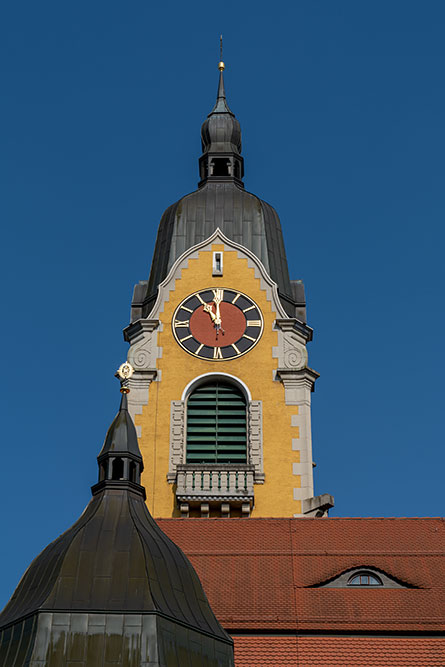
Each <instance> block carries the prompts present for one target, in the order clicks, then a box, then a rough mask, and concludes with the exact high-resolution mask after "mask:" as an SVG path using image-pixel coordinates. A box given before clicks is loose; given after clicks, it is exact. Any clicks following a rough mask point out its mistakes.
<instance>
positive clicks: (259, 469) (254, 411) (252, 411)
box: [248, 401, 264, 484]
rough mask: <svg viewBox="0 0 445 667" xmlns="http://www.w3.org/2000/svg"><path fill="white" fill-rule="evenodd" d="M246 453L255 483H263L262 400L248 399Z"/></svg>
mask: <svg viewBox="0 0 445 667" xmlns="http://www.w3.org/2000/svg"><path fill="white" fill-rule="evenodd" d="M248 424H249V430H248V438H249V439H248V450H249V451H248V455H249V463H251V464H252V465H253V466H254V471H255V484H263V483H264V468H263V402H262V401H250V403H249V412H248Z"/></svg>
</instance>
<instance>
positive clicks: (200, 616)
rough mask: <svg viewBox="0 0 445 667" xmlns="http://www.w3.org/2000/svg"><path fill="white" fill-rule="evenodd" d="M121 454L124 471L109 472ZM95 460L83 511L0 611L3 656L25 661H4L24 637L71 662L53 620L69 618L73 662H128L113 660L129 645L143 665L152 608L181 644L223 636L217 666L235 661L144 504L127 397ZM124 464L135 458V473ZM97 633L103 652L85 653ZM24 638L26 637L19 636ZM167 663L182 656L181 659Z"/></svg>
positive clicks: (154, 645)
mask: <svg viewBox="0 0 445 667" xmlns="http://www.w3.org/2000/svg"><path fill="white" fill-rule="evenodd" d="M118 459H119V466H120V468H119V470H120V473H119V475H118V476H116V475H114V478H113V470H114V469H113V465H114V464H115V462H116V461H117V460H118ZM98 460H99V463H100V466H101V468H100V477H99V483H98V484H96V485H95V486H94V487H93V498H92V500H91V501H90V503H89V505H88V506H87V508H86V509H85V511H84V513H83V514H82V516H81V517H80V518H79V519H78V521H77V522H76V523H75V524H74V525H73V526H72V527H71V528H70V529H69V530H67V531H66V532H65V533H63V535H61V536H60V537H58V538H57V539H56V540H55V541H54V542H52V543H51V544H50V545H49V546H48V547H47V548H46V549H45V550H44V551H42V553H41V554H40V555H39V556H37V558H36V559H35V560H34V561H33V562H32V563H31V565H30V567H29V568H28V570H27V571H26V573H25V574H24V576H23V578H22V580H21V581H20V583H19V585H18V587H17V589H16V590H15V592H14V594H13V596H12V598H11V600H10V601H9V603H8V604H7V605H6V607H5V609H4V610H3V612H2V613H1V614H0V664H1V665H6V664H14V665H17V666H19V665H25V664H28V662H25V660H23V661H22V662H20V661H19V662H14V663H10V662H8V661H7V658H6V656H7V655H8V651H11V650H14V651H17V646H18V644H20V642H24V641H25V640H26V649H25V647H24V646H23V645H22V644H20V646H21V650H22V651H23V652H24V654H28V652H29V656H31V655H32V656H33V657H34V658H35V659H36V660H37V657H36V656H37V654H38V655H41V651H42V648H41V647H42V645H45V646H46V649H45V651H47V652H48V653H47V654H48V655H49V654H50V653H51V652H52V651H53V652H55V654H56V655H57V657H58V660H59V661H58V662H57V661H56V662H54V664H57V665H59V664H67V658H68V653H65V652H64V651H67V650H68V649H67V648H66V646H65V648H64V643H63V642H62V643H61V644H60V641H58V640H59V639H60V633H61V632H62V630H61V628H60V627H58V628H55V626H56V625H60V624H62V625H64V626H67V623H68V626H67V628H66V632H67V633H68V634H67V636H68V635H69V634H70V632H77V639H76V640H75V641H76V642H77V644H78V650H79V651H80V650H81V648H82V647H83V648H82V650H81V652H82V651H83V653H82V655H84V657H85V661H79V665H97V664H103V658H104V655H105V653H104V652H108V653H107V655H108V658H107V659H108V660H111V661H112V662H116V663H117V664H127V662H125V663H124V661H122V662H119V659H117V658H116V656H119V655H120V654H119V651H123V650H127V649H128V651H129V655H130V654H131V657H132V660H130V661H129V662H128V664H141V662H143V660H142V657H141V656H142V654H141V650H142V649H141V644H143V643H144V642H148V643H150V642H151V644H150V646H151V648H150V651H151V655H152V654H154V652H155V651H159V652H161V648H160V643H162V641H164V640H162V632H163V630H161V629H160V628H161V625H162V624H161V625H159V624H158V625H156V627H151V629H147V628H148V626H147V625H145V626H144V623H145V624H146V623H149V621H144V619H148V618H149V617H150V618H152V617H153V616H156V617H157V618H160V619H163V620H162V623H163V624H164V625H163V626H162V627H164V630H165V632H167V634H168V633H170V634H171V633H173V634H171V637H173V640H172V641H173V642H174V643H175V642H177V646H178V650H179V646H182V647H183V648H185V649H187V645H188V643H190V642H193V641H194V642H196V637H197V636H201V635H202V636H203V637H204V640H203V639H202V638H201V640H200V641H201V643H205V642H207V643H209V642H210V644H212V642H213V649H212V650H213V651H214V650H215V646H214V645H215V642H216V644H217V645H218V646H219V645H220V644H221V646H222V648H221V651H222V652H223V653H225V654H226V656H227V658H226V660H225V662H223V663H222V664H223V665H227V666H230V665H232V660H231V657H230V656H231V650H232V649H231V640H230V638H229V637H228V635H227V634H226V633H225V631H224V630H223V629H222V627H221V626H220V624H219V623H218V621H217V620H216V618H215V616H214V614H213V612H212V610H211V608H210V606H209V603H208V601H207V598H206V596H205V594H204V591H203V589H202V586H201V583H200V581H199V579H198V576H197V575H196V572H195V570H194V568H193V566H192V565H191V563H190V561H189V560H188V559H187V558H186V556H185V555H184V554H183V552H182V551H181V549H179V547H177V546H176V545H175V544H174V543H173V542H172V541H171V540H170V539H169V538H168V537H167V536H166V535H165V533H163V532H162V530H160V528H159V527H158V525H157V524H156V522H155V521H154V520H153V518H152V517H151V515H150V513H149V511H148V509H147V506H146V504H145V502H144V497H145V492H144V489H143V487H142V486H140V484H139V482H140V469H141V468H140V467H138V462H140V463H142V458H141V454H140V451H139V447H138V443H137V438H136V431H135V427H134V424H133V422H132V420H131V417H130V415H129V414H128V411H127V408H126V397H125V396H124V397H123V400H122V404H121V408H120V410H119V413H118V415H117V417H116V418H115V419H114V421H113V423H112V425H111V426H110V429H109V431H108V433H107V436H106V439H105V444H104V447H103V448H102V450H101V453H100V455H99V457H98ZM129 463H134V465H135V468H134V470H133V472H132V474H133V478H132V479H131V475H130V472H129V471H130V465H127V464H129ZM102 464H103V467H102ZM108 464H109V465H108ZM107 614H113V615H114V618H115V620H116V619H118V618H120V619H121V622H122V624H123V625H122V628H124V626H125V627H126V626H128V627H130V626H131V628H132V629H131V631H130V630H128V632H127V635H128V633H130V635H131V636H132V637H133V639H132V640H131V642H130V643H132V646H133V648H132V649H131V650H130V648H128V647H127V648H125V646H126V644H125V641H126V636H127V635H126V631H125V629H122V628H121V630H120V631H118V632H117V634H116V629H115V631H114V633H113V631H111V630H110V628H109V627H107V625H106V622H105V620H104V619H106V618H108V617H107V616H106V615H107ZM116 615H117V616H116ZM73 619H74V621H73ZM76 619H77V620H76ZM119 622H120V621H119ZM119 622H118V623H117V624H118V626H119ZM93 626H95V627H93ZM99 626H100V628H102V629H101V630H100V629H99ZM144 627H145V630H144ZM95 633H96V634H97V633H99V634H101V633H102V635H103V639H102V640H101V641H103V646H102V649H101V650H100V651H99V653H94V652H92V653H89V651H90V648H89V647H90V644H91V642H89V638H91V636H93V635H94V634H95ZM144 633H145V634H144ZM147 633H148V634H147ZM175 633H176V635H175ZM181 633H182V634H181ZM22 636H23V637H25V639H23V640H22V639H20V642H18V638H20V637H22ZM14 637H15V640H14ZM187 637H188V639H187ZM161 640H162V641H161ZM14 641H15V643H14ZM67 641H68V640H67ZM73 641H74V639H73ZM108 641H109V642H110V645H108V646H107V642H108ZM113 642H114V646H115V648H113V645H112V644H113ZM13 643H14V648H13V649H11V646H12V645H13ZM68 643H69V642H68ZM210 644H209V645H210ZM190 646H191V644H190ZM39 647H40V648H39ZM79 647H80V648H79ZM116 647H117V648H116ZM189 649H190V651H191V648H190V647H189ZM189 649H187V650H189ZM91 650H93V649H91ZM94 650H97V647H96V649H94ZM39 651H40V653H38V652H39ZM131 651H134V652H133V653H131ZM45 655H46V654H45ZM186 655H188V654H186ZM203 655H204V653H203ZM205 655H206V656H207V653H205ZM88 656H89V657H88ZM44 659H46V658H45V656H44ZM64 660H65V661H64ZM31 664H34V663H33V662H31ZM35 664H37V662H36V663H35ZM39 664H49V663H48V662H42V663H40V662H39ZM51 664H53V663H52V662H51ZM76 664H77V661H76ZM144 664H145V662H144ZM147 664H148V662H147ZM150 664H151V663H150ZM153 664H154V665H155V664H158V663H157V662H153ZM159 664H164V663H161V662H160V663H159ZM165 664H166V663H165ZM168 664H170V662H169V663H168ZM171 664H172V665H178V666H179V665H181V664H182V663H181V662H180V660H179V659H178V661H177V662H174V661H173V662H172V663H171ZM206 664H209V665H216V664H218V665H219V664H220V663H218V662H216V661H215V662H213V661H210V662H209V663H207V662H206Z"/></svg>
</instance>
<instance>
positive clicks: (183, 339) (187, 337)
mask: <svg viewBox="0 0 445 667" xmlns="http://www.w3.org/2000/svg"><path fill="white" fill-rule="evenodd" d="M189 338H193V336H192V334H190V336H185V338H180V339H179V341H180V342H181V343H183V342H184V341H185V340H188V339H189Z"/></svg>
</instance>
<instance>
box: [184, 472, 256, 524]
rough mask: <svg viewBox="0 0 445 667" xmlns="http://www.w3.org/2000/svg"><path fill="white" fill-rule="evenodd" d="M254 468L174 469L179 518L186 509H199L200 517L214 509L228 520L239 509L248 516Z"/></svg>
mask: <svg viewBox="0 0 445 667" xmlns="http://www.w3.org/2000/svg"><path fill="white" fill-rule="evenodd" d="M253 481H254V466H252V465H248V464H236V465H235V464H214V465H211V464H194V463H187V464H182V465H178V466H177V481H176V498H177V501H178V505H179V507H180V509H181V514H182V515H183V516H188V515H189V511H190V508H196V507H200V508H201V516H209V513H210V511H211V509H217V510H218V511H219V512H221V514H222V515H223V516H230V509H231V508H235V507H236V508H241V513H242V515H245V516H249V514H250V510H251V508H252V506H253V501H254V490H253Z"/></svg>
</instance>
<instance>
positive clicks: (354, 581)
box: [348, 572, 383, 586]
mask: <svg viewBox="0 0 445 667" xmlns="http://www.w3.org/2000/svg"><path fill="white" fill-rule="evenodd" d="M348 586H383V584H382V581H381V579H380V578H379V577H377V576H376V575H375V574H371V573H370V572H360V573H358V574H354V575H353V576H352V577H351V578H350V579H349V581H348Z"/></svg>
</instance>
